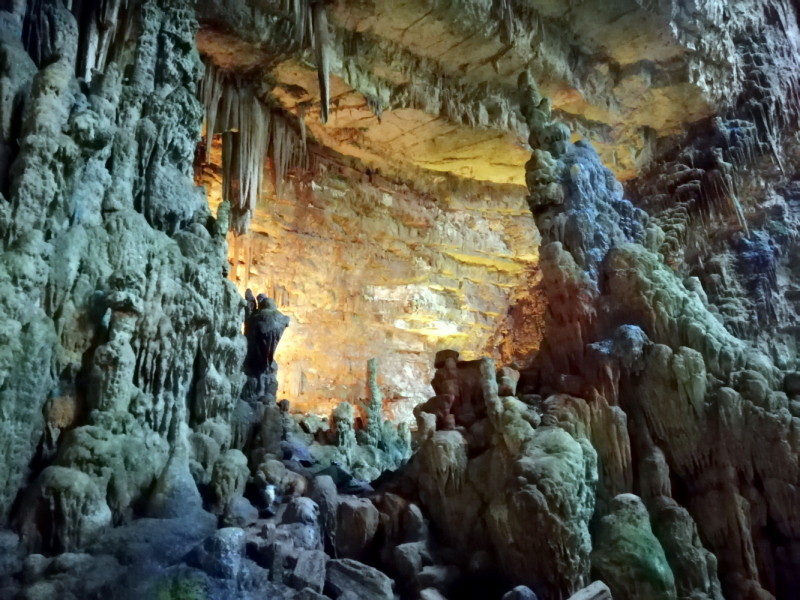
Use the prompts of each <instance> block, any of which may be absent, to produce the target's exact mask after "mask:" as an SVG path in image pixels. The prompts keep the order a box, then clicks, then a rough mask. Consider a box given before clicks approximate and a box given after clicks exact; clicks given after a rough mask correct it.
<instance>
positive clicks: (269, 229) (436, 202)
mask: <svg viewBox="0 0 800 600" xmlns="http://www.w3.org/2000/svg"><path fill="white" fill-rule="evenodd" d="M212 162H214V163H215V164H218V162H216V161H212ZM320 172H321V173H322V174H318V175H316V176H315V177H314V180H313V181H308V182H305V183H302V184H300V183H297V182H295V185H291V186H284V191H283V192H282V194H281V198H280V199H277V198H276V197H275V193H274V188H273V187H272V185H271V183H270V180H271V179H270V177H269V176H268V177H267V184H266V187H265V193H264V195H263V196H262V199H261V201H260V202H259V209H258V212H257V214H256V216H255V218H254V219H253V222H252V223H251V227H250V232H249V233H248V234H247V235H245V236H241V237H238V238H234V237H233V236H231V237H230V239H229V244H230V258H231V262H232V265H233V268H232V270H231V279H233V280H234V281H235V283H236V284H237V285H238V287H239V289H240V290H241V291H242V292H244V291H245V290H246V289H247V288H248V287H250V288H251V289H252V290H253V292H254V293H265V294H267V295H268V296H270V297H271V298H274V299H275V302H276V303H277V305H278V307H279V309H280V310H281V311H282V312H283V313H284V314H286V315H289V316H290V317H291V324H290V326H289V329H288V330H287V332H286V334H285V335H284V337H283V340H282V342H281V344H280V346H279V348H278V353H277V355H276V360H277V361H278V364H279V365H280V372H279V375H278V377H279V381H280V388H279V391H278V396H279V398H288V399H289V400H290V401H291V402H292V405H293V406H294V407H295V408H298V409H300V410H304V411H314V412H319V413H321V414H327V413H329V412H330V410H331V409H332V408H333V407H334V406H336V404H338V403H339V402H341V401H342V400H351V401H353V400H358V399H363V398H366V397H367V392H366V380H367V378H366V364H367V359H369V358H371V357H376V358H377V359H378V362H379V369H380V383H381V386H382V388H383V391H384V397H385V399H386V406H387V412H388V413H389V416H391V417H393V418H399V419H410V418H411V408H412V407H413V406H414V404H416V403H418V402H421V401H424V400H427V399H428V398H429V397H430V396H431V395H433V390H432V389H431V388H430V386H429V385H428V383H427V382H428V381H430V379H431V376H432V375H433V373H432V365H431V356H432V354H433V352H435V351H436V350H438V349H442V348H456V349H458V350H460V351H462V353H463V356H464V357H465V358H479V357H480V356H483V355H489V356H494V357H495V358H497V359H498V360H500V361H501V362H507V363H510V362H512V361H514V360H517V361H519V362H521V363H525V362H526V359H530V358H532V356H533V354H535V352H536V350H537V349H538V344H539V339H540V337H541V334H540V325H539V324H540V323H542V319H543V313H544V305H543V304H542V302H541V300H540V298H539V297H538V295H537V292H536V290H535V289H533V286H534V285H535V284H536V283H537V281H538V278H539V276H538V268H537V263H538V254H537V247H538V239H539V238H538V232H537V230H536V227H535V225H534V224H533V219H532V217H531V215H530V212H529V211H528V210H527V207H526V206H525V195H524V190H523V189H522V188H519V187H515V186H505V187H503V186H497V185H493V186H491V187H489V186H483V185H478V184H470V185H467V184H464V183H463V182H458V181H455V180H452V179H446V178H444V177H441V178H439V180H438V181H436V182H432V181H428V182H427V189H425V190H419V189H412V188H411V187H410V186H409V185H406V184H397V183H391V182H389V181H387V180H385V179H383V178H381V177H379V176H377V175H372V176H369V175H363V174H361V173H358V172H357V171H354V170H353V169H350V168H348V167H343V166H341V165H339V166H337V165H328V167H327V168H326V167H322V168H321V169H320ZM203 180H204V181H203V182H204V183H205V185H206V186H207V187H208V189H209V197H210V201H211V205H212V209H213V208H215V206H216V204H217V203H218V202H219V201H220V186H221V183H220V177H219V172H218V171H216V167H207V168H206V170H205V172H204V174H203ZM523 316H524V317H525V323H526V325H525V326H524V327H522V328H518V327H515V323H516V321H521V320H522V317H523Z"/></svg>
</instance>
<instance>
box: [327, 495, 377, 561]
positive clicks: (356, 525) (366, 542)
mask: <svg viewBox="0 0 800 600" xmlns="http://www.w3.org/2000/svg"><path fill="white" fill-rule="evenodd" d="M379 522H380V513H379V512H378V509H377V508H375V506H374V505H373V504H372V502H370V501H369V500H367V499H366V498H354V497H352V496H342V497H340V498H339V503H338V507H337V510H336V551H337V556H341V557H342V558H354V559H360V558H363V557H365V556H366V554H367V553H368V552H369V550H370V549H371V547H372V543H373V541H374V539H375V534H376V533H377V531H378V523H379Z"/></svg>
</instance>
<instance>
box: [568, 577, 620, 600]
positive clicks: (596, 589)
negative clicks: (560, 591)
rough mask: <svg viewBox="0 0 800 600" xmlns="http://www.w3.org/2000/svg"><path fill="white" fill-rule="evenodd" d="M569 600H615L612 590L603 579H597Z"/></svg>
mask: <svg viewBox="0 0 800 600" xmlns="http://www.w3.org/2000/svg"><path fill="white" fill-rule="evenodd" d="M569 600H613V598H612V597H611V590H609V589H608V586H607V585H606V584H605V583H603V582H602V581H595V582H594V583H593V584H592V585H590V586H588V587H585V588H583V589H582V590H580V591H579V592H577V593H575V594H573V595H572V596H570V597H569Z"/></svg>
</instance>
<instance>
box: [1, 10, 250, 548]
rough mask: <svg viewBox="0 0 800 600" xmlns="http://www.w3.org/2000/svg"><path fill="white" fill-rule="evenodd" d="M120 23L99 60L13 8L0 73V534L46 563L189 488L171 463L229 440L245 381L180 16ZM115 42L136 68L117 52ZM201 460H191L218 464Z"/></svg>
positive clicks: (48, 15) (196, 65)
mask: <svg viewBox="0 0 800 600" xmlns="http://www.w3.org/2000/svg"><path fill="white" fill-rule="evenodd" d="M112 4H114V5H115V6H116V3H112ZM21 6H22V8H21V10H23V11H24V10H25V6H24V3H23V4H22V5H21ZM13 10H18V8H14V9H13ZM131 10H132V12H131V13H130V15H129V17H130V18H132V19H135V20H136V21H137V27H136V30H135V32H134V30H133V29H131V28H121V29H119V30H117V35H118V36H119V40H118V41H119V42H120V43H119V44H116V45H113V44H110V42H109V41H108V40H107V39H106V38H102V36H101V38H102V39H101V42H102V43H101V48H100V50H98V47H96V46H93V45H91V44H89V45H88V46H86V45H84V44H83V41H82V40H84V39H88V38H91V37H92V35H94V34H92V33H91V32H92V31H95V33H96V30H91V26H93V25H91V26H90V23H91V19H88V20H86V19H84V18H83V16H82V17H81V18H80V19H76V18H75V17H74V16H73V14H72V13H71V12H70V11H69V10H67V9H66V8H64V6H63V4H62V3H60V2H54V1H52V2H51V1H46V2H40V3H32V4H31V5H30V6H29V7H28V12H29V14H28V17H27V18H26V20H25V23H26V25H25V27H26V28H28V27H29V24H30V27H31V28H32V29H26V31H27V32H28V34H27V35H26V37H25V39H24V44H27V46H28V47H27V48H25V46H24V45H23V39H21V38H20V31H17V32H16V35H13V33H12V32H11V31H6V32H4V34H3V36H2V40H0V44H2V47H3V53H4V56H18V57H19V62H18V64H15V63H14V62H10V61H7V60H6V61H3V63H2V67H3V69H5V71H4V73H3V81H4V82H6V83H4V85H5V86H6V88H7V91H8V92H9V93H10V94H12V96H11V97H13V98H14V103H15V107H16V108H14V110H9V107H8V106H5V108H4V112H3V115H4V117H3V118H4V121H3V123H4V125H3V127H4V129H3V140H4V142H3V144H4V145H3V148H4V154H3V156H4V160H3V161H2V163H0V166H2V177H3V181H5V182H7V185H6V186H4V188H3V193H4V195H5V196H4V197H3V198H2V199H0V239H1V240H2V253H0V288H2V290H3V293H2V294H0V296H1V297H2V300H0V332H2V334H0V335H2V336H3V339H4V340H6V341H5V342H4V343H2V344H0V346H1V347H2V350H0V408H1V410H0V414H2V417H0V420H2V427H0V447H2V448H5V449H7V452H4V455H3V460H2V461H0V462H2V464H1V465H0V522H2V523H6V522H7V521H8V520H9V518H12V519H13V520H14V522H15V523H16V524H17V525H18V527H19V528H20V531H21V533H22V534H23V537H24V539H25V541H26V543H27V544H29V546H30V547H32V548H37V549H41V550H44V551H48V552H58V551H64V550H73V549H78V548H81V547H84V546H86V545H87V544H90V543H91V542H92V541H94V540H95V539H97V537H98V536H99V535H100V534H101V533H102V532H103V531H104V529H105V528H107V527H108V526H110V525H111V523H112V522H113V523H124V522H127V521H128V520H130V519H131V518H133V517H134V516H135V515H136V513H137V512H138V511H140V510H142V509H143V508H144V507H145V506H146V504H147V500H148V496H149V495H150V494H151V491H152V490H153V489H154V485H155V484H156V482H159V484H158V486H156V488H157V489H158V490H160V491H159V493H161V494H167V496H168V495H169V490H170V489H171V487H172V485H173V484H171V483H170V482H168V481H165V480H164V477H165V476H169V474H174V475H175V477H177V478H178V479H180V481H176V482H175V483H174V484H175V485H179V484H180V485H185V484H186V483H187V480H186V475H187V473H188V468H189V462H190V457H189V453H188V452H185V451H181V452H178V453H176V452H174V450H175V449H177V448H188V447H189V445H188V439H189V437H190V434H191V435H200V431H201V430H203V425H204V423H205V422H207V421H208V420H212V419H214V418H218V419H220V420H219V421H217V424H218V425H219V427H221V428H222V429H223V430H226V429H229V426H228V424H227V420H228V419H229V418H230V416H229V414H228V413H227V412H226V408H225V405H226V403H225V401H223V400H221V399H220V396H221V395H222V396H224V395H225V393H226V392H227V393H230V395H231V396H232V397H238V395H239V392H240V390H241V388H242V385H243V383H244V375H243V374H242V373H241V366H242V363H243V361H244V358H245V352H246V340H245V338H244V337H243V336H242V335H241V334H240V332H239V329H240V326H241V322H242V316H243V314H242V313H243V308H244V302H243V300H242V299H241V298H240V296H239V295H238V294H237V292H236V289H235V287H234V286H233V284H232V283H230V282H229V281H227V280H226V279H225V273H226V271H227V256H226V255H227V247H226V243H225V240H224V232H223V235H222V237H221V236H220V234H219V231H218V229H219V227H218V224H217V221H216V220H215V219H214V218H213V217H212V215H211V213H210V211H209V209H208V205H207V201H206V198H205V194H204V191H203V190H202V189H198V188H196V187H195V186H194V183H193V166H192V164H193V159H194V151H195V147H196V145H197V142H198V141H199V136H200V128H201V125H202V119H203V114H202V108H201V105H200V103H199V101H198V100H197V99H196V97H195V88H196V84H197V81H198V79H199V77H200V76H201V74H202V72H201V68H202V65H201V63H200V60H199V56H198V54H197V50H196V48H195V45H194V38H195V34H196V31H197V23H196V21H195V18H194V13H193V9H192V6H191V3H188V2H182V1H177V2H164V1H160V0H159V1H157V0H149V1H147V2H143V3H141V4H137V5H136V7H135V8H132V9H131ZM11 14H17V13H11ZM114 15H116V12H115V13H114ZM109 18H110V19H112V20H113V19H115V18H116V17H115V16H113V15H110V16H109ZM43 23H45V24H47V29H42V30H39V29H36V28H37V27H39V26H40V25H41V24H43ZM45 31H46V32H47V33H44V32H45ZM133 33H136V37H135V38H133V37H129V38H128V39H127V40H126V39H123V38H125V36H131V35H132V34H133ZM86 36H88V38H87V37H86ZM102 40H105V41H102ZM123 42H124V43H123ZM126 44H129V45H130V46H129V47H130V48H131V49H132V50H133V51H132V52H118V51H117V50H114V49H113V48H117V49H121V48H123V47H125V45H126ZM79 48H80V51H79ZM110 48H111V49H110ZM26 50H27V53H26V52H25V51H26ZM95 51H98V52H100V54H101V55H102V56H103V57H104V58H103V60H102V61H100V63H98V62H94V61H95V58H96V56H95V55H94V54H92V53H94V52H95ZM86 53H88V54H92V56H93V58H92V64H96V65H100V64H102V68H101V69H100V70H98V71H95V72H94V73H93V74H92V76H91V82H89V77H88V76H87V78H86V79H85V80H80V79H78V78H77V77H76V75H77V74H76V65H79V63H80V64H81V65H84V64H86V60H88V58H87V54H86ZM106 53H107V54H106ZM28 54H30V55H31V56H33V57H34V61H31V60H30V59H28V60H26V59H24V57H25V56H27V55H28ZM105 58H108V60H107V62H106V60H105ZM34 64H37V65H38V68H37V67H36V66H34ZM81 68H83V67H81ZM123 72H125V73H126V75H125V77H123ZM9 86H10V87H9ZM4 97H5V96H4ZM15 115H16V116H15ZM15 119H19V120H18V121H15ZM15 128H18V129H19V134H18V139H19V145H18V147H17V146H16V145H15V144H11V143H9V140H10V135H11V134H10V132H11V131H13V130H15ZM9 153H11V154H14V156H13V165H12V166H11V168H10V171H9V164H10V162H11V158H10V157H9ZM225 229H227V226H226V227H225ZM220 379H222V380H224V381H225V382H226V384H225V389H223V390H221V389H220V386H219V385H216V384H215V383H214V382H216V381H218V380H220ZM196 403H198V405H197V406H196ZM45 407H47V408H46V411H44V410H43V409H45ZM43 412H45V414H46V417H47V421H46V422H45V421H44V420H43V419H42V414H43ZM190 417H191V426H192V427H193V428H195V429H196V434H195V433H192V430H191V429H190V427H189V426H188V425H187V424H188V423H190ZM43 434H44V435H43ZM223 435H229V432H227V433H225V434H223ZM40 439H42V440H43V448H44V449H45V450H44V452H43V453H42V455H41V456H42V458H41V460H40V461H39V462H37V461H35V460H34V454H35V452H36V448H37V447H38V446H39V440H40ZM196 441H199V439H198V440H196ZM200 445H202V444H200ZM191 446H192V447H197V448H198V449H199V445H198V444H197V443H195V444H192V445H191ZM205 447H206V450H207V452H206V454H207V456H205V457H198V458H202V460H204V461H205V462H206V463H210V462H213V461H212V458H211V455H213V454H214V452H215V450H214V449H212V448H211V445H210V443H209V444H206V446H205ZM196 454H197V453H195V455H196ZM170 456H173V457H176V458H175V460H180V461H181V462H182V463H183V464H182V465H176V464H174V461H173V462H172V463H169V464H168V458H169V457H170ZM198 462H199V461H198ZM42 463H44V464H42ZM48 465H49V466H48ZM45 467H46V468H45ZM210 467H211V464H207V465H206V468H210ZM37 472H40V473H37ZM29 477H33V478H34V481H33V482H32V483H30V484H29V485H28V486H27V489H26V490H24V491H23V492H22V496H21V497H23V498H26V499H27V500H26V501H24V502H19V503H18V508H17V509H16V512H15V513H14V514H12V513H11V508H12V502H13V500H14V498H15V496H16V495H17V493H18V491H19V490H20V488H23V487H25V486H26V482H27V480H28V478H29ZM188 483H190V484H191V485H194V483H193V482H191V480H189V481H188ZM195 493H196V491H195Z"/></svg>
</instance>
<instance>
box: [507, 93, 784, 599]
mask: <svg viewBox="0 0 800 600" xmlns="http://www.w3.org/2000/svg"><path fill="white" fill-rule="evenodd" d="M520 83H521V86H522V88H523V91H524V93H525V95H526V96H527V97H528V98H529V101H528V104H527V106H526V107H525V109H524V111H525V112H526V113H527V114H526V117H527V118H528V122H529V126H530V129H531V143H532V145H534V141H537V142H539V146H538V149H537V150H535V152H534V156H533V158H532V160H531V161H530V162H529V163H528V165H527V170H528V185H529V189H530V198H529V203H530V205H531V210H532V211H533V212H534V215H535V217H536V220H537V225H538V227H539V230H540V231H541V233H542V238H543V243H542V247H541V250H540V254H541V263H540V265H541V269H542V273H543V275H544V278H543V285H544V289H545V293H546V296H547V299H548V315H547V331H546V335H545V339H544V341H543V344H542V348H541V351H540V353H539V355H538V356H537V359H536V361H535V363H534V365H533V367H532V368H531V369H530V370H529V371H527V372H525V373H523V374H522V377H521V380H520V384H519V385H520V388H521V389H530V390H535V391H536V393H537V394H538V395H540V396H541V397H542V398H544V399H545V400H544V401H543V402H544V407H545V413H546V415H543V417H542V423H543V424H544V423H547V422H549V423H557V424H558V425H559V426H560V427H562V428H563V429H564V430H565V431H567V432H569V433H570V434H571V435H572V436H575V437H576V438H577V439H584V440H586V441H587V442H588V443H589V444H591V447H592V448H593V449H594V450H593V452H592V454H594V455H596V463H597V473H598V479H597V482H596V487H597V490H596V494H594V495H593V496H594V497H593V501H595V504H596V506H595V509H594V515H593V517H592V522H591V524H590V527H589V528H588V529H584V534H588V532H589V531H591V532H592V538H593V541H592V544H591V545H590V546H589V545H587V546H584V547H583V548H582V549H581V546H580V545H579V544H575V545H574V546H573V550H572V552H573V554H572V555H573V556H580V557H586V558H588V559H589V560H590V562H591V568H592V571H593V572H595V573H597V575H599V576H600V577H601V578H602V579H603V580H604V581H605V582H606V583H607V584H608V585H609V587H610V588H611V590H612V593H613V594H614V597H615V598H655V597H658V598H662V597H663V598H674V597H680V598H683V597H687V598H688V597H693V598H698V597H709V598H715V597H720V595H721V593H722V592H724V594H725V597H730V598H748V599H749V598H771V597H778V598H781V597H788V596H790V595H791V593H792V592H791V590H793V589H796V586H797V574H796V569H795V568H794V567H793V566H792V565H793V564H795V562H794V559H792V558H791V557H792V556H796V550H795V549H796V548H797V543H798V532H800V529H798V526H799V525H800V520H799V519H798V517H799V516H800V514H798V512H797V507H798V506H800V504H799V503H798V501H800V497H798V495H797V489H798V488H797V486H798V483H800V470H798V467H799V466H800V465H798V451H799V450H800V418H798V417H800V412H798V410H797V409H798V405H797V403H796V400H795V394H796V393H797V387H796V383H795V382H796V379H797V375H796V373H795V372H793V371H791V370H790V369H791V368H792V366H793V365H796V358H795V359H793V360H790V361H787V360H786V356H777V355H776V356H777V358H779V359H780V363H781V365H782V367H783V369H779V368H778V367H776V366H775V363H774V362H773V360H772V357H771V356H770V355H768V354H767V353H764V352H762V351H760V350H759V349H758V348H757V347H756V346H755V345H754V344H751V343H748V342H746V341H743V340H740V339H737V338H736V337H734V336H733V335H732V334H731V333H730V332H729V331H728V330H727V329H726V328H725V326H724V325H723V320H722V319H720V318H719V315H717V314H715V313H714V312H713V311H712V310H711V309H710V308H709V304H708V300H707V297H706V294H705V292H704V291H703V288H702V284H701V282H700V281H698V280H697V279H692V278H690V279H687V280H686V281H683V280H682V279H681V278H679V277H678V276H677V275H676V273H675V272H674V271H673V270H672V269H671V268H670V267H669V266H668V265H667V263H666V261H665V258H664V256H663V254H661V253H660V252H659V251H660V249H661V248H662V244H663V240H664V232H663V230H662V229H661V227H660V226H659V224H658V222H657V221H654V220H652V219H649V218H648V216H647V215H646V214H645V213H643V212H642V211H641V210H638V209H636V208H635V207H633V206H632V205H631V204H630V202H628V201H626V200H624V198H623V196H622V189H621V187H620V186H619V184H618V183H617V182H616V181H615V180H614V178H613V176H612V175H611V174H610V173H609V172H608V170H606V169H605V168H604V167H603V166H602V165H601V164H600V162H599V160H598V159H597V156H596V154H595V152H594V151H593V150H592V149H591V148H590V147H589V146H588V145H587V144H584V143H580V142H579V143H576V144H574V145H572V144H568V143H567V144H562V143H561V141H560V140H559V139H558V138H557V137H556V136H554V135H553V133H552V126H551V125H549V123H548V119H547V118H546V117H547V116H548V115H547V111H546V106H545V107H544V109H543V107H542V101H541V100H540V97H539V95H538V92H537V91H536V88H535V85H534V84H533V83H532V82H531V81H530V80H529V79H525V78H523V79H522V80H521V82H520ZM534 147H537V146H536V145H534ZM787 367H788V368H787ZM534 439H535V437H534ZM547 489H552V486H549V487H548V488H547ZM632 493H635V494H636V496H637V497H634V496H632V495H631V494H632ZM516 505H519V503H516ZM512 514H513V513H512ZM572 522H573V523H574V522H575V521H574V520H573V521H572ZM512 531H513V530H512ZM577 539H580V538H576V540H577ZM583 539H588V538H587V537H585V536H584V538H583ZM701 540H702V543H701ZM573 564H574V563H573ZM717 573H719V578H720V580H721V585H720V583H718V581H717Z"/></svg>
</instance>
